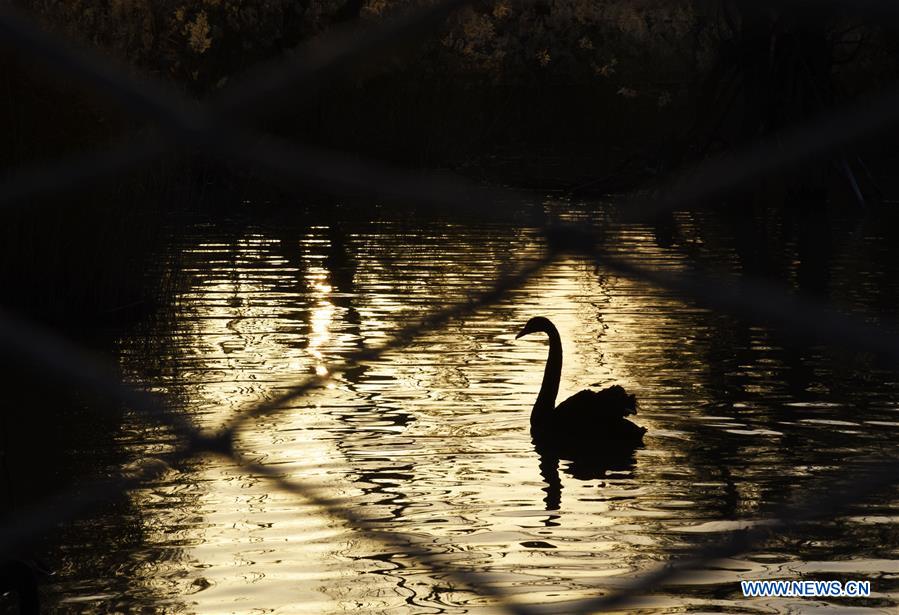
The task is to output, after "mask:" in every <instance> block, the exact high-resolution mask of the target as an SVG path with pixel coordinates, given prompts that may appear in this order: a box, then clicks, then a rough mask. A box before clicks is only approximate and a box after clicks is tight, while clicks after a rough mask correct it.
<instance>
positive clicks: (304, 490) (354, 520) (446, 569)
mask: <svg viewBox="0 0 899 615" xmlns="http://www.w3.org/2000/svg"><path fill="white" fill-rule="evenodd" d="M235 462H236V463H237V464H238V465H239V466H240V467H242V468H244V469H246V470H249V471H251V472H254V473H256V474H258V475H260V476H264V477H265V478H267V479H268V480H269V481H271V482H272V484H274V485H275V486H276V487H277V488H278V489H280V490H281V491H284V492H286V493H291V494H294V495H297V496H299V497H302V498H304V499H305V500H307V501H309V502H311V503H313V504H315V505H316V506H318V507H320V508H322V509H324V510H327V511H328V512H329V513H330V514H331V515H333V516H334V517H336V518H338V519H341V520H342V521H345V522H346V523H347V524H349V525H350V526H352V527H353V528H355V529H359V530H363V531H364V532H365V536H366V537H367V538H370V539H372V540H376V541H377V542H379V543H381V544H384V545H393V546H398V547H403V549H404V554H405V555H406V556H407V557H409V558H410V559H413V560H415V561H417V562H419V563H421V564H424V565H425V566H427V567H428V568H430V569H431V570H432V571H433V572H435V573H437V574H439V575H440V576H441V577H443V578H445V579H448V580H450V581H452V582H454V583H457V584H458V585H460V586H463V587H468V588H470V589H473V590H475V591H476V592H477V593H479V594H480V595H483V596H488V597H490V598H494V599H496V600H498V601H500V603H501V608H503V610H505V611H506V612H508V613H515V614H516V615H532V614H533V613H534V611H533V610H532V609H531V608H530V607H528V606H526V605H522V604H517V603H515V602H513V601H512V597H511V595H510V594H509V593H508V592H506V591H505V590H502V589H500V588H499V587H497V586H495V585H492V584H489V583H486V582H485V578H486V576H487V573H485V572H480V571H477V570H475V569H473V568H470V567H468V566H460V565H459V564H458V563H457V562H454V563H452V564H447V563H446V562H445V561H443V558H441V554H440V553H439V552H437V551H435V550H434V549H433V545H432V544H430V543H428V542H426V541H423V540H421V539H420V538H418V537H417V536H415V535H413V534H410V533H405V532H397V531H393V530H387V529H384V527H383V526H382V525H381V524H379V523H378V522H376V521H375V520H373V519H371V518H369V517H367V516H366V515H364V514H362V513H361V512H359V509H358V508H352V507H349V506H347V505H346V504H345V503H343V502H342V501H340V500H337V499H335V498H332V497H329V496H327V495H325V491H326V488H325V487H324V486H322V485H313V484H312V483H310V482H309V481H302V482H301V481H297V480H295V479H289V478H286V477H284V476H283V475H282V474H281V473H280V472H278V471H277V470H275V469H274V468H272V467H271V466H267V465H262V464H259V463H255V462H252V461H249V460H247V459H244V458H242V457H240V456H235ZM410 546H415V547H417V549H416V550H415V551H411V550H410V549H409V547H410Z"/></svg>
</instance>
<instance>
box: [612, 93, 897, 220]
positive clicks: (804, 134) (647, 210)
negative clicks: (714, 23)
mask: <svg viewBox="0 0 899 615" xmlns="http://www.w3.org/2000/svg"><path fill="white" fill-rule="evenodd" d="M897 124H899V87H896V86H893V87H892V88H891V89H889V90H888V91H887V92H886V93H885V94H882V95H880V96H877V97H875V98H873V99H869V100H866V101H863V102H860V103H856V104H854V105H851V106H849V107H846V108H843V109H838V110H831V111H827V112H824V113H822V114H820V115H819V116H818V117H817V118H816V119H813V120H809V121H807V122H805V123H803V124H801V125H799V126H798V127H795V128H792V129H789V130H786V131H784V132H782V133H778V134H776V135H774V136H772V137H771V138H769V139H767V140H765V141H762V142H760V143H758V144H756V145H753V146H751V147H749V148H748V149H745V150H743V151H741V152H738V153H736V154H733V155H729V156H723V157H721V158H716V159H714V160H710V161H708V162H705V163H702V164H699V165H698V166H697V167H696V169H695V170H694V171H692V172H687V173H683V174H681V175H680V176H679V178H677V179H675V180H674V181H672V182H670V183H669V184H667V185H665V186H662V187H661V188H660V189H659V190H658V191H657V192H658V194H657V195H655V196H653V197H649V198H646V197H643V198H640V197H637V198H632V199H630V201H629V202H628V201H625V203H623V205H622V208H623V211H622V214H621V221H622V222H640V221H645V220H649V219H651V218H652V217H654V216H656V215H658V214H660V213H664V212H667V211H673V210H676V209H679V208H682V207H685V206H690V207H691V208H696V207H697V206H698V205H701V204H706V205H709V203H708V201H709V200H710V199H713V198H715V197H720V196H722V195H724V194H725V193H727V192H728V191H731V190H733V189H734V188H738V187H741V186H745V185H746V184H748V183H749V182H751V181H753V180H756V179H759V178H761V177H765V176H769V175H772V174H774V173H776V172H779V171H783V170H786V169H788V168H790V167H792V166H795V165H797V164H800V163H802V162H806V161H808V160H811V159H813V158H816V157H820V156H825V155H827V154H831V153H836V152H839V151H840V150H841V149H842V148H843V147H845V146H847V145H850V144H852V143H855V142H858V141H860V140H863V139H865V138H868V137H874V136H878V135H880V134H881V133H882V132H883V131H885V130H890V129H893V128H895V127H896V125H897ZM723 204H724V203H723V202H722V201H720V200H719V201H716V202H715V203H714V205H715V206H721V205H723Z"/></svg>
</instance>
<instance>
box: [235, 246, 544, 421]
mask: <svg viewBox="0 0 899 615" xmlns="http://www.w3.org/2000/svg"><path fill="white" fill-rule="evenodd" d="M554 256H555V254H554V253H552V252H550V253H548V254H546V255H544V256H542V257H541V258H538V259H535V260H533V261H531V262H529V263H527V264H525V265H524V266H522V267H521V268H520V269H519V270H518V271H515V272H514V273H511V274H507V275H505V276H503V277H501V278H499V279H498V280H497V281H496V282H495V283H494V284H493V286H492V287H491V288H490V290H488V291H486V292H484V293H482V294H480V295H478V296H475V297H472V298H470V299H469V300H468V301H464V302H461V303H456V304H453V305H451V306H449V307H446V308H444V309H442V310H438V311H436V312H432V313H430V314H428V315H427V316H425V317H424V318H422V319H421V320H417V321H415V322H412V323H410V324H408V325H406V326H404V327H402V328H401V329H399V330H398V331H396V332H395V333H394V334H393V335H392V336H391V338H390V340H389V341H387V342H385V343H384V344H381V345H380V346H377V347H375V348H366V349H363V350H359V351H356V352H353V353H351V354H350V355H348V356H347V358H346V360H345V361H344V363H343V364H342V365H341V366H340V367H339V368H337V371H341V370H346V369H348V368H350V367H352V366H354V365H357V364H359V363H363V362H367V361H376V360H378V359H380V358H381V357H383V356H384V355H385V354H386V353H388V352H390V351H393V350H396V349H398V348H401V347H403V346H406V345H408V344H409V343H410V342H411V341H412V340H413V339H415V338H416V337H418V336H420V335H421V334H422V333H426V332H427V331H433V330H435V329H437V328H439V327H441V326H443V325H444V324H446V323H447V322H449V321H451V320H453V319H456V318H460V317H462V316H465V315H467V314H470V313H472V312H474V311H476V310H478V309H480V308H482V307H485V306H488V305H490V304H492V303H496V302H497V301H499V300H500V299H502V298H503V297H504V296H506V294H507V293H508V292H509V291H511V290H513V289H515V288H517V287H519V286H521V285H522V284H524V283H526V282H527V281H528V280H529V279H530V278H531V277H532V276H533V275H534V274H536V273H537V272H538V271H540V270H541V269H542V268H544V267H546V266H547V265H548V264H549V263H550V262H552V260H553V258H554ZM333 375H334V370H331V369H329V370H328V372H327V373H326V374H324V375H315V376H310V377H309V378H308V379H307V380H306V381H304V382H302V383H300V384H298V385H295V386H292V387H290V388H288V389H287V391H285V392H284V393H282V394H281V395H278V396H277V397H275V398H274V399H271V400H268V401H265V402H262V403H260V404H257V405H256V406H253V407H251V408H249V409H248V410H246V411H244V412H241V413H240V414H239V415H238V416H237V417H235V419H234V420H232V421H231V422H230V423H229V424H228V425H227V426H226V427H225V430H224V432H225V433H230V434H236V433H237V432H238V431H239V430H240V429H241V428H242V427H243V426H244V425H246V424H247V422H249V421H251V420H253V419H256V418H260V417H262V416H267V415H271V414H272V413H275V412H278V411H281V410H284V409H286V407H287V405H288V404H290V403H291V402H293V401H295V400H297V399H299V398H300V397H302V396H303V395H305V394H306V393H307V392H309V391H311V390H312V389H314V388H317V387H319V386H321V385H323V384H324V383H326V382H327V381H328V380H330V379H331V378H332V377H333Z"/></svg>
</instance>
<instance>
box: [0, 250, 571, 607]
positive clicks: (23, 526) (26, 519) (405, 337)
mask: <svg viewBox="0 0 899 615" xmlns="http://www.w3.org/2000/svg"><path fill="white" fill-rule="evenodd" d="M553 256H554V255H553V253H549V254H546V255H544V256H542V257H541V258H538V259H534V260H533V261H531V262H527V263H526V264H524V265H523V266H521V267H520V268H519V269H517V270H516V271H514V272H512V273H507V274H505V275H502V276H500V277H499V278H497V280H496V282H495V283H494V284H493V285H492V287H491V288H490V289H489V290H487V291H486V292H484V293H482V294H480V295H477V296H475V297H472V298H471V299H469V300H468V301H466V302H462V303H457V304H454V305H452V306H449V307H447V308H446V309H444V310H440V311H437V312H435V313H432V314H430V315H428V316H426V317H425V318H423V319H422V320H420V321H418V322H416V323H413V324H411V325H408V326H406V327H403V328H401V329H400V330H399V331H398V332H397V333H395V334H394V335H393V336H392V337H391V339H390V340H389V341H388V342H386V343H385V344H383V345H381V346H378V347H377V348H372V349H366V350H362V351H359V352H356V353H353V354H352V355H350V356H348V357H347V359H346V361H345V362H344V364H343V367H344V368H347V367H350V366H352V365H354V364H355V363H358V362H360V361H366V360H375V359H377V358H379V357H381V356H382V355H383V354H385V353H386V352H388V351H390V350H394V349H397V348H399V347H401V346H403V345H405V344H408V343H409V342H411V341H412V340H413V339H414V338H415V337H416V336H418V335H420V334H422V333H424V332H426V331H428V330H431V329H434V328H437V327H440V326H442V325H443V324H445V323H446V322H448V321H449V320H451V319H453V318H458V317H461V316H464V315H466V314H468V313H470V312H472V311H475V310H477V309H479V308H481V307H483V306H486V305H489V304H491V303H494V302H496V301H498V300H500V299H501V298H502V297H504V296H505V294H506V293H508V292H509V291H511V290H513V289H514V288H516V287H518V286H519V285H521V284H523V283H525V282H526V281H527V280H528V279H530V277H531V276H532V275H533V274H534V273H536V272H537V271H539V270H540V269H541V268H542V267H544V266H546V265H547V264H548V263H549V262H551V261H552V259H553ZM0 348H3V349H5V350H7V351H8V352H12V351H15V352H18V353H20V354H21V355H22V356H24V357H26V358H27V359H28V360H30V361H32V362H34V363H36V364H38V365H40V366H41V367H47V368H50V370H51V371H52V372H53V373H55V374H56V375H58V376H60V377H62V378H65V379H67V380H71V381H75V382H78V383H80V384H82V385H84V386H89V387H91V388H92V389H94V390H96V391H98V392H100V393H104V394H106V395H108V396H109V397H111V398H113V399H116V400H118V401H120V402H121V403H124V404H126V405H128V406H129V407H131V408H132V409H134V410H137V411H139V412H143V413H146V414H149V415H150V416H151V417H153V418H155V419H158V420H160V421H161V422H163V423H165V424H169V425H171V426H173V427H174V428H175V429H176V431H177V433H178V434H179V435H181V436H182V437H184V438H185V439H186V440H187V445H186V446H185V447H183V448H181V449H179V450H178V451H176V452H174V453H171V454H170V455H169V456H168V457H165V458H164V459H163V461H165V462H166V463H168V464H175V463H179V462H180V461H183V460H185V459H186V458H188V457H190V456H191V455H194V454H196V453H199V452H205V451H209V452H216V453H219V454H224V455H226V456H229V457H231V458H233V459H235V460H239V459H240V457H239V455H238V454H237V453H236V452H235V451H234V450H233V446H232V443H233V438H234V436H235V435H236V434H237V432H238V430H239V429H240V427H242V426H243V424H245V422H246V421H248V420H249V419H251V418H253V417H258V416H261V415H262V414H270V413H273V412H275V411H278V410H281V409H282V408H283V405H284V404H286V403H289V402H290V401H292V400H295V399H298V398H299V397H301V396H302V395H304V394H306V393H307V392H308V391H310V390H311V389H313V388H314V387H316V386H318V385H320V384H321V383H322V382H324V381H325V380H326V379H327V378H328V377H329V376H328V377H314V378H311V379H309V380H307V381H306V382H305V383H303V384H301V385H299V386H296V387H292V388H291V389H289V390H288V391H287V392H286V393H285V394H283V395H281V396H279V397H278V398H276V399H273V400H271V401H269V402H265V403H263V404H261V405H258V406H255V407H254V408H253V409H251V410H250V411H248V412H247V413H244V414H242V415H241V416H240V417H238V419H237V420H235V421H233V422H232V423H231V425H230V426H229V427H228V428H227V429H225V430H223V431H222V432H220V433H219V434H216V435H206V434H202V433H201V432H199V431H198V430H197V429H196V428H195V427H194V426H193V425H192V424H191V423H190V422H188V421H186V420H184V418H183V417H181V416H180V415H177V414H175V413H171V412H167V411H165V410H164V407H163V406H162V405H161V404H160V403H159V400H158V399H157V398H156V397H154V396H152V395H150V394H149V393H145V392H141V391H137V390H134V389H132V388H130V387H127V386H125V385H123V384H121V382H120V381H119V380H118V378H117V377H116V373H115V370H114V369H113V368H112V367H111V366H107V365H104V364H102V362H100V361H99V360H98V359H96V358H95V357H92V356H90V355H89V354H87V353H85V352H84V351H82V350H80V349H79V348H77V347H75V346H74V345H72V344H69V343H67V342H65V341H63V340H60V339H59V338H58V337H56V336H55V335H53V334H51V333H48V332H46V331H44V330H42V329H41V328H40V327H37V326H35V325H33V324H31V323H28V322H25V321H23V320H21V319H19V318H15V317H13V316H12V315H10V314H8V313H7V312H6V311H4V310H2V309H0ZM329 373H330V372H329ZM148 471H149V470H148ZM140 476H143V474H138V475H137V476H134V477H119V478H115V479H110V480H104V481H97V482H95V483H93V484H91V485H89V486H88V487H84V488H75V489H71V490H67V491H65V492H63V493H62V494H60V495H58V496H55V497H54V498H52V499H51V500H50V501H49V502H45V503H44V505H43V506H39V507H38V508H36V509H34V510H29V511H26V512H25V513H24V514H19V515H17V516H15V517H13V518H12V519H11V520H10V522H9V523H8V524H7V526H6V528H5V529H3V530H2V531H0V553H2V552H4V549H10V550H12V549H15V548H18V547H20V546H22V545H24V544H27V543H28V542H29V541H32V540H33V539H34V538H35V537H36V536H40V535H41V534H43V533H44V532H46V531H48V530H50V529H52V528H53V527H55V526H56V525H58V524H59V523H61V522H63V521H67V520H71V519H74V518H77V517H78V516H79V515H80V514H83V513H84V512H85V511H87V510H90V509H91V508H92V507H95V506H96V505H98V504H101V503H102V502H104V501H106V500H107V499H108V498H109V497H111V496H112V495H115V494H117V493H121V492H122V490H124V489H128V488H132V487H134V486H136V485H137V484H138V483H139V479H140ZM146 476H147V477H148V478H149V477H151V476H152V474H147V475H146ZM294 488H296V489H299V487H297V486H296V485H294ZM313 491H314V490H313ZM321 497H322V496H320V495H316V494H315V493H313V494H312V495H311V496H310V499H311V501H313V502H315V501H316V499H317V498H318V499H321ZM330 504H333V502H329V503H328V505H329V506H330ZM327 510H328V512H330V513H331V514H334V515H335V516H338V517H340V518H342V519H344V520H346V521H348V522H351V521H352V519H353V513H352V512H351V511H348V510H346V509H345V508H343V507H342V508H337V509H334V508H330V507H329V508H328V509H327ZM360 518H361V517H360ZM376 539H377V538H376ZM405 540H406V542H408V541H409V537H406V538H405ZM394 542H395V541H394ZM8 552H9V551H8ZM410 557H414V558H415V559H416V560H418V561H420V562H421V563H423V564H425V565H427V566H429V567H430V566H438V565H439V567H438V568H435V569H434V571H435V572H437V573H440V574H450V575H451V576H454V575H455V576H458V578H459V579H460V580H461V579H463V578H467V577H468V576H469V575H470V574H473V572H470V571H469V572H467V573H466V572H462V571H455V572H454V571H447V570H445V569H444V567H443V566H442V564H440V563H439V562H438V559H437V557H436V556H434V555H433V554H431V555H427V557H421V558H420V557H419V556H418V554H416V555H414V556H412V555H410ZM457 572H458V574H457ZM468 580H469V581H471V579H468ZM497 591H498V590H497ZM516 612H518V611H516Z"/></svg>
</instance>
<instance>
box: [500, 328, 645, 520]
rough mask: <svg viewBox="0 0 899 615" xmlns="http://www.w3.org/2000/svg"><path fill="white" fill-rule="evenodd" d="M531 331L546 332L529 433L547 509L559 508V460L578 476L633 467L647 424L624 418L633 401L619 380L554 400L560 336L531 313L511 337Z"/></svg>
mask: <svg viewBox="0 0 899 615" xmlns="http://www.w3.org/2000/svg"><path fill="white" fill-rule="evenodd" d="M531 333H546V334H547V336H549V355H548V356H547V360H546V369H545V370H544V372H543V383H542V384H541V386H540V393H539V394H538V395H537V401H536V402H535V403H534V407H533V409H532V410H531V437H532V440H533V443H534V447H535V449H536V451H537V454H538V455H539V456H540V474H541V475H542V476H543V480H544V481H546V483H547V485H548V487H547V489H546V492H547V496H546V498H545V500H544V501H545V502H546V509H547V510H557V509H558V508H559V507H560V506H561V500H562V484H561V480H560V478H559V461H560V460H562V459H565V460H569V461H570V463H569V464H568V465H567V466H566V467H565V468H564V470H565V472H567V473H568V474H570V475H571V476H572V477H574V478H576V479H579V480H594V479H601V478H602V477H604V476H605V475H606V473H607V472H609V471H626V470H630V469H633V467H634V464H635V459H634V452H635V451H636V449H637V448H640V447H642V446H643V434H645V433H646V429H645V428H643V427H640V426H638V425H635V424H634V423H632V422H631V421H629V420H627V419H626V418H625V417H627V416H630V415H632V414H636V413H637V410H636V407H637V402H636V399H635V397H634V396H633V395H629V394H628V393H627V392H626V391H625V390H624V388H622V387H621V386H618V385H615V386H611V387H608V388H606V389H603V390H601V391H591V390H589V389H585V390H583V391H581V392H580V393H576V394H575V395H572V396H571V397H569V398H568V399H566V400H565V401H563V402H562V403H561V404H559V405H558V406H556V396H557V395H558V394H559V382H560V380H561V378H562V339H561V337H560V336H559V331H558V329H556V327H555V325H553V323H552V322H550V320H549V319H547V318H544V317H542V316H537V317H534V318H531V319H530V320H529V321H528V322H527V324H526V325H525V326H524V328H523V329H522V330H521V331H520V332H519V333H518V335H517V336H515V339H519V338H521V337H523V336H525V335H529V334H531Z"/></svg>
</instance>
